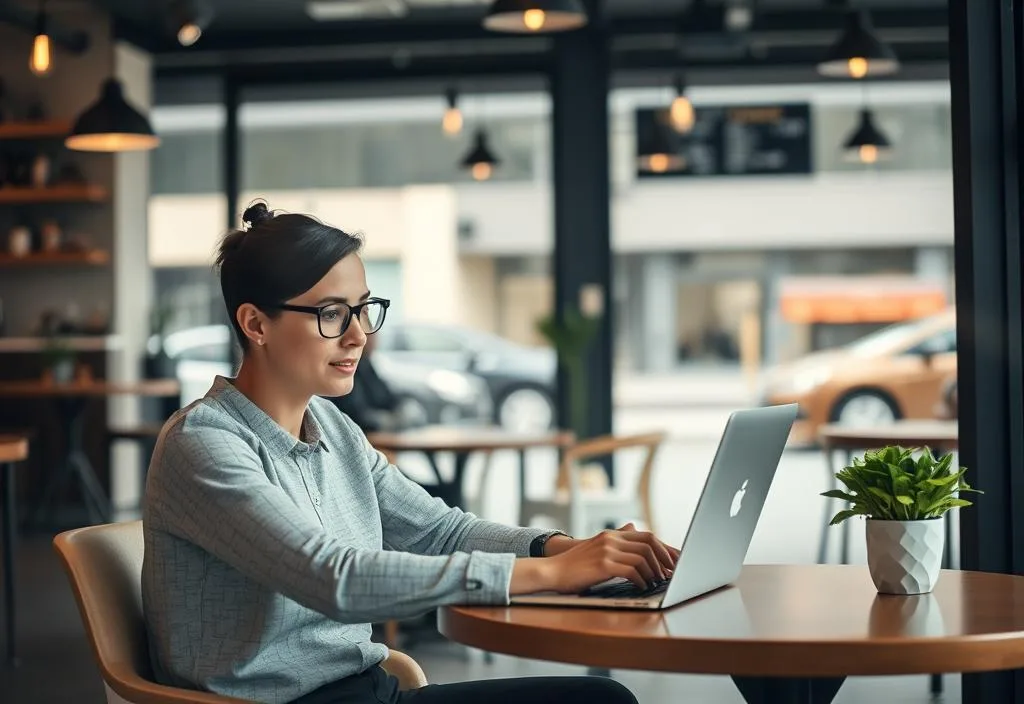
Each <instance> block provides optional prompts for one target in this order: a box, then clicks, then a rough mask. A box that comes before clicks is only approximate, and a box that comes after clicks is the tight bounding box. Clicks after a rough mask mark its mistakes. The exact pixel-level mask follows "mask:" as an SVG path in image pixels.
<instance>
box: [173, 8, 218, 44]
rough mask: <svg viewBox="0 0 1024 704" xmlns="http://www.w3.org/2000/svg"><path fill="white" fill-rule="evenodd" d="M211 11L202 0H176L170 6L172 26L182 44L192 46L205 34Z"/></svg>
mask: <svg viewBox="0 0 1024 704" xmlns="http://www.w3.org/2000/svg"><path fill="white" fill-rule="evenodd" d="M210 16H211V12H210V9H209V7H208V6H207V5H206V3H205V2H201V1H200V0H174V2H173V3H172V4H171V7H170V22H171V28H172V29H173V31H174V33H175V35H176V36H177V38H178V43H179V44H181V45H182V46H192V45H193V44H195V43H196V42H197V41H199V38H200V37H202V36H203V29H205V28H206V26H207V25H208V24H209V22H210Z"/></svg>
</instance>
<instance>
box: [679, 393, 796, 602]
mask: <svg viewBox="0 0 1024 704" xmlns="http://www.w3.org/2000/svg"><path fill="white" fill-rule="evenodd" d="M797 408H798V407H797V404H795V403H792V404H785V405H780V406H768V407H765V408H752V409H749V410H742V411H736V412H734V413H732V414H731V415H730V416H729V420H728V422H727V423H726V425H725V430H724V431H723V433H722V437H721V439H720V440H719V444H718V450H717V451H716V452H715V457H714V460H713V461H712V462H711V469H710V471H709V472H708V476H707V479H706V480H705V482H704V489H703V491H702V492H701V496H700V500H699V501H698V502H697V509H696V511H695V512H694V515H693V520H692V521H691V522H690V527H689V529H688V530H687V532H686V537H685V538H684V540H683V545H682V547H681V548H680V555H679V562H678V564H677V566H676V569H675V571H674V573H673V578H672V581H671V583H670V584H669V587H668V590H667V591H666V592H665V598H664V600H663V601H662V607H668V606H673V605H675V604H678V603H680V602H682V601H685V600H687V599H691V598H693V597H695V596H698V595H700V594H704V593H706V592H709V591H711V590H713V589H717V588H719V587H722V586H724V585H726V584H730V583H732V582H733V581H735V580H736V578H737V577H739V574H740V569H741V568H742V567H743V560H744V559H745V558H746V555H747V549H748V548H749V547H750V540H751V538H752V537H753V535H754V529H755V528H756V527H757V521H758V518H760V516H761V510H762V509H763V508H764V503H765V500H766V499H767V498H768V491H769V490H770V489H771V485H772V480H773V479H774V477H775V471H776V469H777V468H778V466H779V460H780V459H781V458H782V452H783V450H785V447H786V442H787V440H788V439H789V433H790V430H791V429H792V427H793V421H794V420H796V415H797Z"/></svg>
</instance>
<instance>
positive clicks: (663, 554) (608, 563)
mask: <svg viewBox="0 0 1024 704" xmlns="http://www.w3.org/2000/svg"><path fill="white" fill-rule="evenodd" d="M555 537H560V536H555ZM554 540H555V538H552V539H551V540H549V541H548V546H549V547H554V550H549V555H551V556H550V557H547V558H545V559H543V560H535V561H533V562H534V563H537V564H530V565H523V567H522V568H521V569H520V568H519V565H517V569H516V570H514V571H513V574H512V585H511V591H512V593H513V594H526V593H530V592H534V591H557V592H563V593H576V592H580V591H582V590H584V589H586V588H587V587H591V586H593V585H595V584H598V583H600V582H603V581H605V580H608V579H612V578H615V577H622V578H625V579H628V580H630V581H631V582H633V583H634V584H636V585H637V586H638V587H640V588H644V587H646V586H647V585H648V584H649V583H650V582H652V581H654V580H656V579H666V578H668V577H669V576H671V574H672V570H673V569H675V564H676V560H677V559H678V558H679V551H678V550H677V549H676V548H674V547H672V546H670V545H666V544H665V543H663V542H661V541H660V540H658V538H657V537H656V536H655V535H654V534H653V533H650V532H647V531H638V530H636V527H635V526H634V525H633V524H632V523H627V524H626V525H624V526H623V527H622V528H619V529H618V530H606V531H602V532H600V533H598V534H597V535H595V536H594V537H593V538H589V539H587V540H572V541H569V540H568V539H563V540H561V541H558V542H556V543H555V546H551V543H552V541H554ZM552 553H555V554H552ZM516 572H519V575H517V574H516ZM517 577H518V578H517Z"/></svg>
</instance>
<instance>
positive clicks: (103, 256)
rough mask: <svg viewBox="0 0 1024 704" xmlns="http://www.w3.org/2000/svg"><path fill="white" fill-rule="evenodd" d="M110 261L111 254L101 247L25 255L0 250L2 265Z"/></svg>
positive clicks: (86, 263)
mask: <svg viewBox="0 0 1024 704" xmlns="http://www.w3.org/2000/svg"><path fill="white" fill-rule="evenodd" d="M109 261H110V254H109V253H108V252H105V251H103V250H100V249H91V250H86V251H82V252H33V253H32V254H27V255H25V256H24V257H16V256H14V255H13V254H7V253H4V252H0V267H15V266H16V267H23V266H50V265H58V266H59V265H73V264H80V265H86V266H102V265H103V264H106V263H108V262H109Z"/></svg>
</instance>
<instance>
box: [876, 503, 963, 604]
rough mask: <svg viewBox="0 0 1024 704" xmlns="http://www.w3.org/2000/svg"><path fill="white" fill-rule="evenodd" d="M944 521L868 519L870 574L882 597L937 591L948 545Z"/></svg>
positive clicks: (933, 519)
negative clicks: (944, 549) (944, 553)
mask: <svg viewBox="0 0 1024 704" xmlns="http://www.w3.org/2000/svg"><path fill="white" fill-rule="evenodd" d="M943 520H944V519H943V518H929V519H928V520H924V521H879V520H875V519H873V518H869V519H868V521H867V531H866V532H867V541H868V571H869V572H870V573H871V580H872V581H873V582H874V583H875V587H877V588H878V591H879V593H881V594H927V593H928V592H930V591H931V590H932V589H934V588H935V582H936V581H937V580H938V579H939V570H940V569H941V568H942V548H943V546H944V545H945V541H946V532H945V531H944V530H943Z"/></svg>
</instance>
